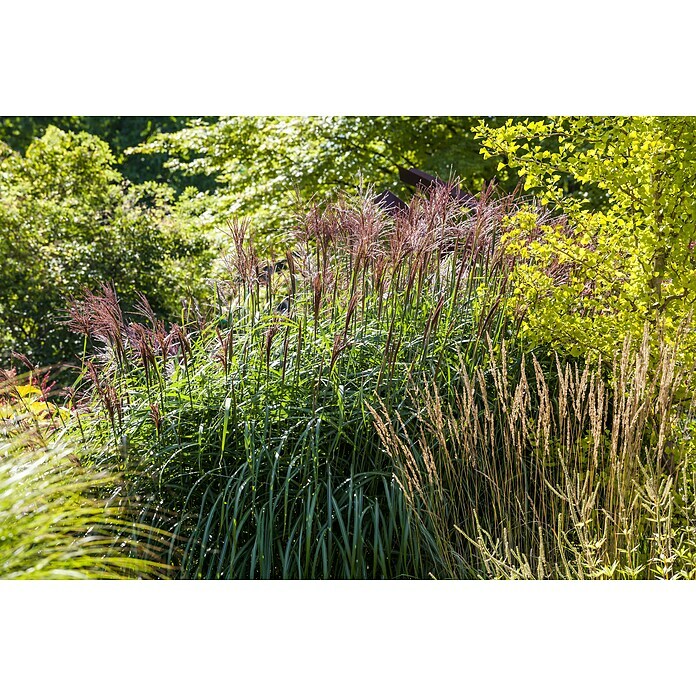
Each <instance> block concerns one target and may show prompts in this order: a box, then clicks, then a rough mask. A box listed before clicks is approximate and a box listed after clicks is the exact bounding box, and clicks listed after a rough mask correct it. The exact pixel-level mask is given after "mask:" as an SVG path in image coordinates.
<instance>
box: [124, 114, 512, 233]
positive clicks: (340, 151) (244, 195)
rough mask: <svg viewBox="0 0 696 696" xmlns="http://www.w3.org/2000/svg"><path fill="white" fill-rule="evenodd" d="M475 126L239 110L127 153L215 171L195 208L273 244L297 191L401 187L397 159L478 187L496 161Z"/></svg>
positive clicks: (459, 120) (449, 120)
mask: <svg viewBox="0 0 696 696" xmlns="http://www.w3.org/2000/svg"><path fill="white" fill-rule="evenodd" d="M491 122H492V123H495V122H496V119H491ZM474 125H475V119H473V118H468V117H406V116H375V117H372V116H371V117H348V116H331V117H328V116H327V117H278V116H260V117H248V116H240V117H229V118H221V119H219V120H217V121H214V122H212V123H206V122H203V121H199V122H197V123H194V124H192V125H191V127H189V128H184V129H182V130H179V131H176V132H173V133H167V134H162V135H160V136H158V137H155V138H153V139H152V140H151V142H149V143H147V144H144V145H142V146H140V147H138V148H135V151H136V152H139V153H161V152H166V153H167V154H168V155H169V156H170V157H171V159H170V160H169V161H168V162H167V166H168V167H171V168H173V169H174V170H176V171H179V172H183V173H185V174H189V175H193V174H195V175H204V176H207V177H217V181H218V188H217V190H216V191H215V192H214V193H213V194H212V195H209V196H205V197H204V198H202V199H199V200H198V201H197V207H196V210H197V211H198V212H199V213H203V212H205V211H207V214H208V216H209V218H210V224H211V226H214V225H215V224H218V225H219V224H220V220H224V219H226V218H229V217H232V216H240V215H243V216H250V217H253V219H254V223H255V228H256V230H257V234H258V235H259V238H260V241H261V242H262V243H265V244H271V245H272V244H274V243H276V242H278V241H279V240H280V239H283V238H286V237H287V234H288V232H289V230H290V228H291V227H292V224H293V211H294V207H295V194H296V193H299V195H300V197H301V198H302V199H305V200H306V199H308V198H311V197H313V196H319V197H321V196H323V195H325V194H326V193H328V192H329V191H333V190H336V189H342V190H350V191H355V190H356V188H358V187H359V185H360V181H361V177H362V182H363V183H364V184H366V185H368V184H369V185H372V186H374V187H375V188H376V189H377V190H379V189H380V188H383V187H384V188H391V189H392V190H394V191H395V192H397V193H399V192H400V193H403V192H404V185H403V184H402V183H401V182H400V181H399V175H398V167H400V166H402V167H417V168H420V169H424V170H427V171H429V172H432V173H434V174H438V175H439V176H441V177H442V178H444V179H449V178H450V177H451V176H453V175H455V174H456V175H458V176H459V177H460V178H461V181H462V185H463V186H464V187H465V188H467V189H469V190H471V191H473V192H477V191H479V190H480V189H481V187H482V185H483V183H484V182H487V181H488V180H490V179H492V178H493V177H494V176H495V173H496V169H495V164H496V163H495V162H488V163H486V162H484V160H483V158H482V157H481V156H480V155H479V152H478V149H479V148H478V145H477V144H476V142H475V140H474V136H473V131H472V128H473V126H474ZM503 175H504V176H507V174H506V172H503ZM505 182H507V179H505ZM510 183H512V182H510Z"/></svg>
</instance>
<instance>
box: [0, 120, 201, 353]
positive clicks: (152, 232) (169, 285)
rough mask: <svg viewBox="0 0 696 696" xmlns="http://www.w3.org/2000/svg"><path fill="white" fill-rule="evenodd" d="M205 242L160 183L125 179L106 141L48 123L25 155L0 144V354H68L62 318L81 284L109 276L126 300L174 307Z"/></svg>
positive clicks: (162, 309)
mask: <svg viewBox="0 0 696 696" xmlns="http://www.w3.org/2000/svg"><path fill="white" fill-rule="evenodd" d="M209 255H210V250H209V244H208V241H207V240H206V238H205V237H202V236H200V235H196V234H194V232H193V229H192V221H190V220H188V219H186V218H185V217H183V216H182V215H180V214H179V213H178V211H177V208H176V205H175V202H174V192H173V191H172V189H171V188H169V187H168V186H165V185H162V184H155V183H148V184H143V185H138V186H135V185H130V184H129V183H128V182H127V181H125V180H124V178H123V177H122V175H121V174H120V173H119V172H118V171H117V170H116V169H115V166H114V157H113V155H112V153H111V152H110V150H109V147H108V145H107V144H106V143H104V142H103V141H101V140H100V139H99V138H97V137H95V136H92V135H89V134H87V133H77V134H74V133H65V132H63V131H61V130H59V129H57V128H55V127H53V126H51V127H49V128H48V129H47V130H46V133H45V134H44V135H43V137H42V138H40V139H38V140H35V141H33V142H32V143H31V144H30V145H29V147H28V148H27V151H26V155H25V156H22V155H21V154H20V153H18V152H16V151H14V150H12V149H10V148H9V147H8V146H6V145H5V146H3V145H1V144H0V258H2V264H1V265H0V354H1V358H2V361H3V362H7V360H8V358H9V354H10V352H11V351H12V350H15V351H19V352H25V353H27V354H29V355H30V356H31V358H32V359H33V360H35V361H38V362H41V363H50V362H55V361H58V360H63V359H70V358H71V357H73V354H74V352H75V350H76V349H77V346H76V343H75V341H76V339H75V337H74V336H72V335H71V334H70V333H69V331H68V330H67V329H66V327H65V326H64V324H63V323H62V322H61V319H62V318H63V317H64V315H65V308H66V305H67V303H68V301H69V299H70V297H72V296H74V295H76V294H78V293H79V292H80V290H81V288H83V287H85V286H87V287H91V288H95V287H97V286H98V285H99V284H100V283H101V282H105V281H113V283H114V285H115V288H116V290H117V292H118V293H119V294H120V295H121V296H122V297H123V299H124V300H125V301H126V303H128V304H132V303H133V302H134V301H135V300H136V299H137V292H138V291H140V292H142V293H144V294H145V295H146V296H147V297H148V298H149V300H150V302H151V303H152V305H153V308H154V309H155V310H156V311H157V312H159V313H175V312H178V310H179V309H180V301H181V299H182V297H183V296H184V295H185V294H186V293H187V292H188V291H189V289H193V290H195V289H197V288H199V286H200V276H201V273H202V272H203V270H204V269H205V268H206V264H207V263H208V261H209Z"/></svg>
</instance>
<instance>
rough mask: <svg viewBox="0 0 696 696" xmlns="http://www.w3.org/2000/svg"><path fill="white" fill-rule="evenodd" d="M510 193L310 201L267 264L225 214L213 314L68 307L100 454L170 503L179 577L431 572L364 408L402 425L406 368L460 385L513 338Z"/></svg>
mask: <svg viewBox="0 0 696 696" xmlns="http://www.w3.org/2000/svg"><path fill="white" fill-rule="evenodd" d="M513 205H514V203H513V201H512V200H511V199H508V198H498V199H494V198H493V196H492V195H490V192H488V193H487V194H486V195H484V196H483V197H482V200H481V203H480V205H479V207H478V209H477V210H476V211H473V212H471V211H469V210H468V209H462V208H461V207H460V206H459V205H458V204H457V203H456V201H455V200H453V197H452V196H451V195H450V191H449V190H448V189H447V188H444V187H443V188H439V189H436V190H433V191H432V192H431V193H430V195H427V196H426V195H423V196H418V197H416V198H414V200H413V202H412V203H411V206H410V209H409V211H408V212H406V213H404V214H400V215H397V216H394V217H392V216H390V215H388V214H387V213H385V212H384V211H382V210H381V209H379V208H378V207H376V206H375V205H374V204H373V203H371V201H370V196H365V197H362V198H360V199H358V200H347V199H340V200H338V201H336V202H334V203H331V204H327V205H323V206H322V205H311V206H309V207H308V209H307V210H305V211H304V212H303V214H302V215H301V216H300V217H298V221H297V226H296V230H295V245H294V247H293V248H292V249H289V250H288V253H287V255H286V256H285V258H283V259H281V260H276V261H265V260H262V259H260V258H259V257H258V254H257V252H256V250H255V248H254V246H253V244H252V242H251V239H250V234H249V231H248V230H247V228H246V227H245V225H243V224H234V225H231V227H230V231H229V238H230V254H229V257H228V259H227V268H228V277H227V279H226V281H225V282H223V283H220V284H218V286H217V296H218V302H219V304H218V307H217V313H216V317H215V318H214V319H213V320H210V318H208V320H206V319H204V318H203V317H201V316H200V315H199V314H197V313H196V311H194V310H190V311H189V312H188V313H185V314H184V315H183V316H182V322H181V325H173V326H171V327H169V328H167V327H165V326H164V325H163V324H162V323H161V322H158V321H157V319H156V318H155V316H154V314H153V313H152V312H151V311H150V310H149V308H148V306H147V303H146V302H145V301H143V302H142V304H141V306H140V308H139V311H140V314H141V315H142V317H140V318H138V319H137V320H136V319H135V318H131V319H128V318H124V317H123V315H122V313H121V310H120V307H119V305H118V302H117V298H116V297H115V294H114V293H113V292H111V291H109V290H108V289H105V292H104V293H103V294H102V295H101V296H95V295H91V296H89V297H87V298H86V299H85V301H84V302H83V303H82V304H80V305H78V306H76V307H75V308H74V311H73V314H74V322H73V323H74V326H75V328H81V329H82V330H83V331H85V332H87V333H89V334H90V335H91V336H92V338H93V339H95V340H96V341H97V342H98V343H100V344H101V346H102V354H101V357H99V358H95V359H94V360H93V361H91V362H88V363H87V365H86V375H87V377H86V380H87V383H88V384H89V391H90V394H91V396H92V408H93V410H94V417H92V418H91V419H89V424H88V426H87V431H88V435H87V437H88V438H89V439H90V441H91V442H92V443H93V444H98V446H99V447H100V450H99V452H98V453H96V454H95V460H96V461H98V462H102V463H103V462H108V463H109V466H120V467H122V468H123V469H124V470H125V472H126V475H127V476H128V477H129V481H130V482H131V485H132V486H133V490H134V491H137V493H138V495H140V496H142V499H143V500H146V501H148V502H147V505H148V506H155V507H156V508H158V509H164V510H176V511H177V516H178V522H177V524H176V527H175V529H174V530H173V531H174V532H175V534H176V539H177V540H178V542H177V543H176V544H174V545H173V546H172V549H171V561H172V563H174V564H176V565H177V566H178V567H179V568H180V569H181V576H182V577H195V578H315V577H321V578H396V577H399V578H420V577H427V576H428V574H429V573H431V572H432V571H433V570H434V565H433V560H432V559H433V543H434V539H433V538H432V535H431V534H430V532H429V530H427V529H424V528H423V527H422V526H421V525H420V524H418V523H417V522H418V519H419V518H418V514H417V513H418V511H417V510H414V509H413V508H412V506H411V505H410V503H409V501H408V500H407V498H406V497H405V496H404V495H403V491H402V489H401V487H400V485H399V482H398V481H397V479H396V477H395V468H394V466H393V462H392V461H391V459H390V457H389V456H388V453H387V452H386V451H385V449H384V447H383V446H382V444H381V442H380V440H379V438H378V436H377V432H376V431H375V428H374V418H373V415H372V413H371V411H370V406H371V405H377V404H378V403H383V404H386V405H388V407H389V408H390V409H392V410H393V411H395V412H398V413H400V414H401V417H402V418H403V419H405V420H406V421H409V420H410V419H412V418H414V417H415V415H416V414H417V412H418V411H419V410H420V408H421V406H420V405H419V404H418V403H414V402H413V400H412V398H411V394H410V391H409V388H408V385H409V384H410V383H411V382H412V381H413V380H414V379H417V378H418V379H420V378H427V379H430V380H434V381H438V382H439V381H443V380H444V381H445V382H449V381H453V380H457V379H458V377H457V375H458V373H459V370H460V363H461V361H465V362H467V363H471V364H475V363H477V362H478V361H479V360H481V359H487V358H485V356H486V355H487V349H486V347H485V345H486V344H485V336H486V335H490V336H494V337H500V336H503V335H505V334H506V333H507V332H508V331H509V329H508V327H506V323H505V322H506V319H505V315H504V313H503V312H502V306H503V304H504V301H505V277H506V263H507V260H506V259H505V257H504V256H503V255H502V254H501V253H500V252H499V251H497V250H496V246H495V240H496V238H497V236H498V235H499V232H500V225H501V224H502V221H503V219H504V218H505V216H506V214H507V213H508V212H509V210H510V208H511V207H512V206H513ZM495 340H497V338H496V339H495Z"/></svg>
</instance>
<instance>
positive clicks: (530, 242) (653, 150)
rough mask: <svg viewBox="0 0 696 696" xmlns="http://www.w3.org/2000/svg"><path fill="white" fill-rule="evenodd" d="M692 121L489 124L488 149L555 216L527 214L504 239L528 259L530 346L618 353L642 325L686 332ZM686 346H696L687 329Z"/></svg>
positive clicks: (524, 292)
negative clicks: (545, 344) (493, 125)
mask: <svg viewBox="0 0 696 696" xmlns="http://www.w3.org/2000/svg"><path fill="white" fill-rule="evenodd" d="M695 126H696V119H694V118H658V117H602V118H585V117H583V118H560V117H558V118H549V119H544V120H543V121H541V120H540V121H531V120H524V121H520V122H512V121H508V122H506V123H505V124H504V125H502V126H499V127H492V126H491V125H490V124H487V123H481V125H480V127H479V129H478V133H479V136H480V137H481V139H482V142H483V149H482V152H483V153H484V154H485V155H487V156H492V155H495V156H499V157H500V156H502V157H504V158H506V159H507V163H508V164H509V165H510V166H512V167H513V168H514V169H516V171H517V172H518V173H519V174H520V175H521V176H522V177H524V185H525V188H526V189H527V190H529V191H531V192H533V193H534V194H535V195H536V196H538V197H539V198H540V200H541V202H542V203H544V204H546V205H547V206H548V207H549V209H550V210H551V211H553V212H554V214H555V217H553V218H552V217H550V216H547V217H546V219H544V218H543V217H540V216H538V215H536V214H532V213H531V212H522V213H521V214H520V215H518V216H516V217H515V218H514V219H512V220H511V221H510V228H509V231H508V234H507V237H506V239H507V242H508V244H509V250H510V252H511V253H514V254H516V255H517V256H518V257H519V258H520V259H521V260H522V262H523V263H522V264H521V265H519V266H518V268H517V270H516V272H515V281H516V290H517V294H518V296H519V298H520V300H521V301H522V303H523V308H524V309H525V310H526V312H525V319H524V321H523V331H524V334H525V335H526V336H527V338H528V339H529V341H530V342H531V343H532V344H539V343H548V344H550V345H552V346H553V347H554V348H557V349H561V350H563V351H567V352H569V353H572V354H576V355H580V354H583V353H584V352H585V351H587V350H590V351H599V352H602V353H605V354H610V353H611V352H612V351H613V350H615V349H616V348H617V347H619V345H620V344H621V342H622V341H623V340H624V337H625V336H626V335H630V336H633V337H634V338H635V339H638V338H639V336H640V335H641V333H642V331H643V327H644V325H645V323H646V322H647V323H648V324H649V325H650V326H651V328H652V334H653V336H654V337H655V338H656V339H657V338H660V337H662V338H666V339H667V340H670V341H671V340H674V338H675V336H676V335H677V333H678V332H679V331H680V330H681V329H683V328H688V323H689V319H690V316H691V307H692V305H693V302H694V299H696V249H695V248H694V247H695V245H696V201H695V200H694V197H693V191H694V187H695V185H696V128H695ZM500 166H503V167H504V166H505V165H504V164H501V165H500ZM568 182H571V183H572V185H571V186H570V187H569V185H568ZM683 340H684V341H685V343H684V345H685V346H686V347H687V348H688V346H691V348H690V350H692V351H693V348H694V341H693V338H692V337H691V336H690V335H689V334H688V332H687V336H686V337H685V338H684V339H683Z"/></svg>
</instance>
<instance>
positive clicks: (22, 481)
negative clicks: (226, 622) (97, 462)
mask: <svg viewBox="0 0 696 696" xmlns="http://www.w3.org/2000/svg"><path fill="white" fill-rule="evenodd" d="M44 384H45V383H44ZM37 393H38V394H39V395H41V389H40V388H39V387H37V386H36V385H32V384H28V385H27V384H18V383H17V382H16V380H15V379H14V378H12V379H10V380H4V381H3V382H2V383H0V579H40V580H47V579H125V578H154V577H164V576H166V574H167V572H168V569H167V566H166V563H165V562H164V555H163V542H164V541H165V540H166V533H164V532H162V531H159V530H155V529H154V528H152V527H150V526H148V525H145V524H142V523H140V522H139V521H138V519H137V517H138V515H137V513H135V512H133V511H132V509H131V507H130V505H129V504H128V501H126V500H125V498H124V497H123V496H120V495H119V484H120V482H119V477H118V475H117V473H115V472H113V471H99V470H97V469H94V468H92V467H86V466H84V465H83V464H81V462H80V459H79V457H78V454H79V450H80V447H79V444H78V443H77V442H76V441H75V439H74V438H72V437H71V435H70V430H69V429H67V428H65V427H64V426H65V425H67V423H66V422H65V420H63V422H62V423H61V422H60V419H65V418H69V412H68V411H67V410H66V409H64V408H59V407H56V406H54V405H53V404H51V403H50V402H48V401H45V400H41V399H39V398H36V396H37ZM56 423H58V424H57V425H56Z"/></svg>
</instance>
